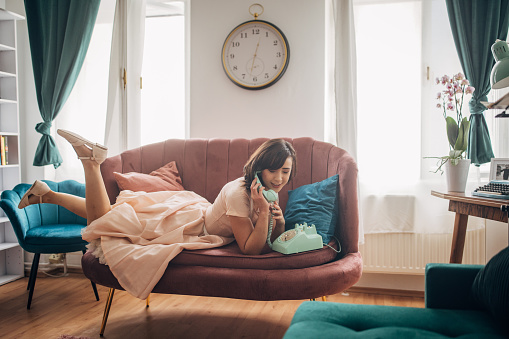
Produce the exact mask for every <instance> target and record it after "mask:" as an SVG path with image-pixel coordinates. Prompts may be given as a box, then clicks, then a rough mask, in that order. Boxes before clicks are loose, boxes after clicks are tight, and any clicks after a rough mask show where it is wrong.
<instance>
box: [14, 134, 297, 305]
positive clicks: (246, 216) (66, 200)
mask: <svg viewBox="0 0 509 339" xmlns="http://www.w3.org/2000/svg"><path fill="white" fill-rule="evenodd" d="M57 132H58V134H59V135H60V136H62V137H63V138H65V139H66V140H67V141H69V142H70V143H71V145H72V146H73V148H74V150H75V151H76V154H77V155H78V159H80V160H81V161H82V164H83V169H84V172H85V191H86V198H81V197H78V196H74V195H69V194H65V193H59V192H53V191H51V190H50V188H49V187H48V186H47V185H46V184H45V183H44V182H42V181H38V180H37V181H35V183H34V184H33V185H32V187H31V188H30V189H29V190H28V191H27V192H26V193H25V195H24V196H23V197H22V199H21V202H20V203H19V206H18V207H19V208H24V207H26V206H28V205H31V204H37V203H52V204H57V205H60V206H62V207H65V208H66V209H68V210H70V211H71V212H73V213H75V214H77V215H79V216H81V217H83V218H86V219H87V222H88V226H87V228H86V229H85V230H84V232H83V235H82V237H83V239H84V240H86V241H88V242H89V243H90V244H89V250H90V251H93V253H94V255H95V256H96V257H98V258H100V260H101V262H103V263H106V264H107V265H109V266H110V270H111V271H112V272H113V274H114V275H115V276H116V278H117V279H118V280H119V282H120V284H121V285H122V287H124V289H125V290H126V291H128V292H130V293H131V294H133V295H135V296H136V297H139V298H141V299H145V298H146V297H147V296H148V295H149V294H150V292H151V290H152V288H153V287H154V286H155V284H156V283H157V282H158V281H159V279H160V277H161V275H162V274H163V273H164V270H165V269H166V267H167V265H168V262H169V261H170V260H171V259H173V258H174V257H175V256H176V255H177V254H179V253H180V252H181V251H182V250H183V249H203V248H212V247H219V246H223V245H225V244H228V243H230V242H232V241H234V240H235V241H237V244H238V246H239V248H240V250H241V251H242V253H244V254H250V255H256V254H260V253H261V251H262V249H263V248H264V246H265V243H266V240H267V236H268V232H269V230H268V229H269V223H270V219H271V217H272V218H273V220H275V222H274V227H273V230H272V236H271V240H272V241H274V240H275V239H276V238H277V237H278V236H279V235H280V234H281V233H282V232H283V231H284V228H285V227H284V224H285V220H284V217H283V213H282V210H281V208H280V206H279V204H278V203H277V202H275V203H274V204H269V202H267V200H266V199H265V198H264V197H263V194H262V191H264V190H265V188H268V189H272V190H274V191H275V192H276V193H277V192H279V191H281V189H282V188H283V187H284V186H285V185H286V184H287V183H288V181H289V180H291V179H292V178H293V176H294V175H295V166H296V154H295V150H294V149H293V147H292V145H291V144H290V143H289V142H287V141H285V140H282V139H272V140H268V141H266V142H265V143H263V144H262V145H261V146H260V147H259V148H258V149H257V150H256V151H255V152H254V153H253V154H252V155H251V157H250V158H249V160H248V161H247V163H246V164H245V166H244V176H243V177H240V178H238V179H236V180H233V181H231V182H229V183H227V184H226V185H225V186H224V187H223V188H222V190H221V192H220V193H219V195H218V196H217V198H216V200H215V201H214V203H213V204H210V203H209V202H208V201H207V200H206V199H205V198H203V197H201V196H199V195H198V194H196V193H194V192H191V191H162V192H151V193H145V192H133V191H127V190H126V191H122V192H120V194H119V196H118V197H117V201H116V203H115V204H114V205H113V206H111V205H110V201H109V199H108V195H107V192H106V188H105V186H104V181H103V178H102V175H101V171H100V164H101V163H102V162H103V161H104V160H105V159H106V157H107V148H106V147H105V146H102V145H99V144H97V143H93V142H90V141H88V140H86V139H84V138H82V137H81V136H79V135H77V134H74V133H72V132H69V131H65V130H58V131H57ZM258 171H261V178H260V179H261V181H262V184H263V186H262V185H261V184H260V183H257V180H256V178H255V173H256V172H258Z"/></svg>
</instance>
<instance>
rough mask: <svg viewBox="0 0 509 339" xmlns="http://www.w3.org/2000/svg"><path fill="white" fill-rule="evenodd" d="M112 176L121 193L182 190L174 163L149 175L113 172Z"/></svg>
mask: <svg viewBox="0 0 509 339" xmlns="http://www.w3.org/2000/svg"><path fill="white" fill-rule="evenodd" d="M113 175H114V176H115V180H116V181H117V185H118V188H119V189H120V190H121V191H123V190H130V191H134V192H138V191H145V192H159V191H183V190H184V187H183V186H182V179H181V178H180V175H179V172H178V170H177V164H176V163H175V161H172V162H170V163H167V164H166V165H164V166H163V167H161V168H159V169H157V170H155V171H152V172H150V174H144V173H137V172H129V173H118V172H113Z"/></svg>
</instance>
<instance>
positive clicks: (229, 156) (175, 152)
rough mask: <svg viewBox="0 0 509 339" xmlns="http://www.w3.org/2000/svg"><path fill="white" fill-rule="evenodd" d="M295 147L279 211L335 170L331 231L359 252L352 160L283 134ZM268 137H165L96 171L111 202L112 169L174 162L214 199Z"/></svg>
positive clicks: (191, 186) (190, 184)
mask: <svg viewBox="0 0 509 339" xmlns="http://www.w3.org/2000/svg"><path fill="white" fill-rule="evenodd" d="M284 139H285V140H287V141H289V142H290V143H291V144H292V145H293V147H294V148H295V151H296V152H297V175H296V176H295V177H294V178H293V179H292V180H291V181H290V182H289V183H288V185H286V187H284V188H283V190H282V191H281V192H280V193H279V199H280V205H281V207H282V209H283V211H284V209H285V207H286V202H287V201H288V191H289V190H293V189H295V188H297V187H300V186H302V185H306V184H311V183H314V182H318V181H321V180H324V179H326V178H328V177H331V176H333V175H335V174H339V183H338V185H339V197H338V198H339V211H338V216H339V217H338V224H337V225H336V236H337V237H338V238H339V240H340V241H341V245H342V247H343V253H351V252H357V251H358V244H357V243H358V235H359V221H358V215H359V213H358V203H357V201H358V200H357V165H356V163H355V161H354V160H353V158H352V157H351V156H350V155H349V154H348V153H347V152H346V151H345V150H343V149H341V148H338V147H335V146H334V145H332V144H330V143H326V142H322V141H318V140H314V139H312V138H308V137H303V138H293V139H292V138H284ZM266 140H268V138H256V139H250V140H248V139H242V138H236V139H169V140H166V141H163V142H159V143H155V144H150V145H145V146H142V147H139V148H136V149H132V150H128V151H125V152H123V153H121V154H119V155H117V156H113V157H110V158H108V159H106V161H104V162H103V163H102V165H101V172H102V175H103V178H104V182H105V185H106V190H107V191H108V196H109V198H110V201H111V203H112V204H113V203H114V202H115V199H116V197H117V195H118V194H119V193H120V192H119V188H118V186H117V183H116V181H115V178H114V175H113V172H119V173H128V172H138V173H150V172H152V171H154V170H156V169H158V168H160V167H162V166H164V165H165V164H167V163H169V162H171V161H175V162H176V164H177V168H178V171H179V174H180V176H181V178H182V183H183V186H184V188H185V189H186V190H190V191H194V192H195V193H198V194H199V195H201V196H203V197H204V198H206V199H207V200H209V201H210V202H213V201H214V200H215V198H216V197H217V195H218V194H219V191H220V190H221V188H222V187H223V186H224V185H225V184H226V183H228V182H229V181H232V180H234V179H237V178H239V177H241V176H242V175H243V174H242V170H243V167H244V164H245V163H246V162H247V160H248V158H249V156H250V155H251V154H252V153H253V152H254V151H255V150H256V149H257V148H258V147H259V146H260V145H261V144H262V143H263V142H265V141H266Z"/></svg>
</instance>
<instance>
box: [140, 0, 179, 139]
mask: <svg viewBox="0 0 509 339" xmlns="http://www.w3.org/2000/svg"><path fill="white" fill-rule="evenodd" d="M172 4H173V5H172V6H173V7H169V8H168V7H163V8H162V9H161V7H160V6H157V7H156V6H155V5H152V6H151V5H150V4H147V19H146V20H145V47H144V53H143V69H142V76H143V88H142V91H141V95H142V97H141V112H142V118H141V143H142V145H145V144H149V143H153V142H158V141H163V140H166V139H169V138H185V136H186V135H185V89H186V86H185V83H186V81H185V70H186V68H185V16H184V3H183V2H173V3H172Z"/></svg>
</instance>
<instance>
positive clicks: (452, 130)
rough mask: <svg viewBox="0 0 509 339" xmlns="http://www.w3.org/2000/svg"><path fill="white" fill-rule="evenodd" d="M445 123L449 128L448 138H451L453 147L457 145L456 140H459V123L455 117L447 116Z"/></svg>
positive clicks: (450, 142)
mask: <svg viewBox="0 0 509 339" xmlns="http://www.w3.org/2000/svg"><path fill="white" fill-rule="evenodd" d="M445 125H446V128H447V139H449V144H450V145H451V147H454V145H456V141H457V140H458V133H459V128H458V124H457V123H456V120H454V119H453V118H451V117H447V118H445Z"/></svg>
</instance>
